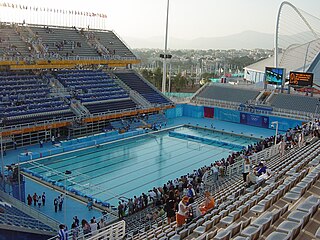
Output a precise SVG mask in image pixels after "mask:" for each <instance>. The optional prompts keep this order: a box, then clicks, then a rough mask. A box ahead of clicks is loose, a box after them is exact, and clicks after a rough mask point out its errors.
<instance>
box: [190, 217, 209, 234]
mask: <svg viewBox="0 0 320 240" xmlns="http://www.w3.org/2000/svg"><path fill="white" fill-rule="evenodd" d="M212 225H213V220H211V221H207V222H205V223H204V224H203V225H202V226H198V227H197V228H196V229H194V230H193V232H195V233H197V234H199V235H201V234H204V233H205V232H207V231H209V229H210V228H212Z"/></svg>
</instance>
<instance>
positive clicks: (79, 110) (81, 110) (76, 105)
mask: <svg viewBox="0 0 320 240" xmlns="http://www.w3.org/2000/svg"><path fill="white" fill-rule="evenodd" d="M70 108H71V110H72V111H73V112H74V113H75V114H76V115H77V116H79V117H85V116H89V115H90V112H89V110H88V109H87V108H86V107H85V106H83V105H82V104H81V102H80V101H79V100H76V99H72V101H71V104H70Z"/></svg>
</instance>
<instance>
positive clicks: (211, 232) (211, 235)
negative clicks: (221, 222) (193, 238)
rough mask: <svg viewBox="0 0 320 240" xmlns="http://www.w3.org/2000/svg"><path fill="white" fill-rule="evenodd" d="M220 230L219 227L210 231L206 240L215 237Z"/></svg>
mask: <svg viewBox="0 0 320 240" xmlns="http://www.w3.org/2000/svg"><path fill="white" fill-rule="evenodd" d="M217 232H218V229H216V228H215V229H214V230H213V231H210V232H209V233H208V234H207V238H206V240H210V239H213V237H214V236H215V235H216V234H217Z"/></svg>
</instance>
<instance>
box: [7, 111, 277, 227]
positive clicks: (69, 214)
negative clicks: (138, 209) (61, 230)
mask: <svg viewBox="0 0 320 240" xmlns="http://www.w3.org/2000/svg"><path fill="white" fill-rule="evenodd" d="M183 124H190V125H194V126H199V127H204V128H210V129H215V130H219V131H225V132H230V133H234V134H239V135H244V136H248V137H255V138H265V137H269V136H272V135H274V134H275V130H274V129H265V128H258V127H252V126H248V125H242V124H236V123H230V122H223V121H218V120H213V119H207V118H190V117H179V118H175V119H169V120H168V122H167V125H166V126H163V127H162V129H164V128H169V127H174V126H178V125H183ZM50 148H52V144H51V142H47V143H44V144H43V148H42V149H41V150H44V149H48V150H49V149H50ZM26 150H27V151H30V152H37V151H39V150H40V146H39V144H37V145H32V146H28V147H21V148H18V149H17V150H8V151H7V152H6V156H4V164H5V165H11V164H17V163H18V155H19V154H20V153H24V152H25V151H26ZM25 180H26V197H27V194H30V195H31V196H32V195H33V194H34V193H37V194H42V192H45V193H46V199H47V200H46V206H44V207H43V206H41V207H40V208H39V207H37V206H36V207H34V206H32V207H34V208H36V209H37V210H39V211H40V212H42V213H44V214H46V215H48V216H50V217H52V218H54V219H56V220H57V221H59V222H64V218H65V213H66V219H67V224H68V226H69V227H70V225H71V223H72V218H73V216H78V218H79V219H80V221H81V220H82V219H86V220H90V219H91V218H92V217H96V218H99V217H101V216H102V213H101V211H100V210H96V209H93V210H91V211H89V210H88V209H87V207H86V205H85V204H84V203H83V202H80V201H79V200H77V199H74V198H71V197H66V199H65V202H64V204H66V209H67V211H65V210H64V207H63V209H62V211H58V212H57V213H55V212H54V206H53V200H54V198H56V197H57V196H58V195H60V194H61V192H58V191H57V190H55V189H53V188H48V187H46V186H44V185H42V184H40V183H37V182H34V181H33V180H31V179H25Z"/></svg>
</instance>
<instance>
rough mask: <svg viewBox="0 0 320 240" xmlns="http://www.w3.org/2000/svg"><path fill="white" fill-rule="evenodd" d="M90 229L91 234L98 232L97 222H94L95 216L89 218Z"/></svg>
mask: <svg viewBox="0 0 320 240" xmlns="http://www.w3.org/2000/svg"><path fill="white" fill-rule="evenodd" d="M90 229H91V234H92V236H94V235H96V234H97V233H98V224H97V223H96V221H95V218H94V219H91V223H90Z"/></svg>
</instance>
